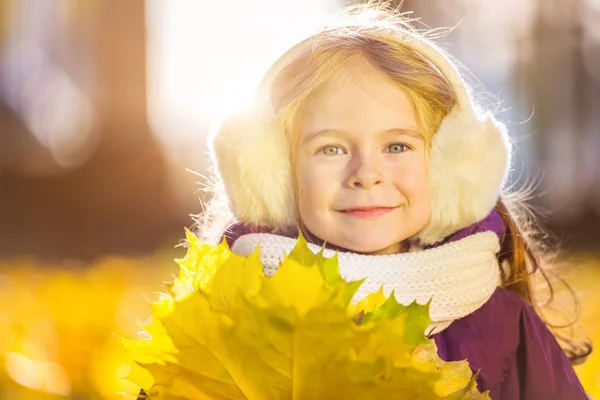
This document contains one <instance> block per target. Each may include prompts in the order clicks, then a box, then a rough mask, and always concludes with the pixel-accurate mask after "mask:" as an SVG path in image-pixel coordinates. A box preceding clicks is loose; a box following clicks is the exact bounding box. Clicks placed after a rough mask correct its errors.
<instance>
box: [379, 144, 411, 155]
mask: <svg viewBox="0 0 600 400" xmlns="http://www.w3.org/2000/svg"><path fill="white" fill-rule="evenodd" d="M385 150H386V151H385V152H386V153H403V152H405V151H406V150H408V146H407V145H405V144H402V143H394V144H390V145H389V146H387V147H386V148H385Z"/></svg>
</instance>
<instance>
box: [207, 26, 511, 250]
mask: <svg viewBox="0 0 600 400" xmlns="http://www.w3.org/2000/svg"><path fill="white" fill-rule="evenodd" d="M402 34H403V35H410V36H412V40H411V44H412V45H413V46H415V48H416V50H417V51H418V52H419V53H420V54H421V55H422V56H423V57H425V58H427V59H428V60H429V61H430V62H431V63H432V64H434V65H435V66H436V67H437V68H438V69H439V71H440V72H441V73H442V74H443V75H444V77H445V78H446V79H447V80H448V81H449V82H450V83H451V84H452V86H453V88H454V91H455V93H456V96H457V100H458V101H457V104H456V105H455V106H454V108H453V109H452V110H451V112H450V113H449V114H448V115H447V116H446V117H445V118H444V120H443V122H442V124H441V126H440V128H439V130H438V131H437V132H436V134H435V135H434V136H433V139H432V143H431V152H430V157H429V160H430V165H429V188H430V193H431V202H430V204H431V214H430V218H429V222H428V223H427V225H426V226H425V227H424V229H423V230H422V231H421V232H419V233H418V234H417V235H416V236H415V238H414V239H418V240H419V241H420V242H421V243H422V244H425V245H427V244H433V243H435V242H438V241H440V240H442V239H444V238H445V237H447V236H448V235H450V234H452V233H454V232H456V231H458V230H460V229H462V228H464V227H466V226H469V225H471V224H473V223H475V222H478V221H480V220H482V219H484V218H485V217H486V216H487V215H488V214H489V213H490V211H491V210H492V209H493V208H494V206H495V204H496V202H497V200H498V198H499V196H500V194H501V191H502V188H503V186H504V184H505V181H506V179H507V176H508V171H509V167H510V158H511V157H510V155H511V145H510V140H509V137H508V134H507V132H506V128H505V127H504V125H503V124H501V123H500V122H498V121H497V120H496V119H495V118H494V117H493V116H492V115H491V114H490V113H482V112H480V111H479V109H477V108H476V106H475V104H474V102H473V101H472V99H471V97H470V95H469V93H468V91H467V87H466V83H465V82H464V81H463V79H462V78H461V76H460V74H459V72H458V70H457V69H456V67H455V66H454V64H453V63H452V62H450V61H449V60H448V59H447V57H446V56H445V55H444V53H443V52H442V51H441V50H439V49H438V48H437V46H436V45H434V44H433V43H431V42H430V41H428V40H426V39H423V38H420V37H418V36H416V35H412V33H410V32H402ZM404 38H406V36H404ZM310 39H311V38H309V39H306V40H304V41H303V42H301V43H299V44H297V45H296V46H294V47H293V48H292V49H290V50H289V51H288V52H287V53H285V54H284V55H283V56H282V57H281V58H280V59H279V60H278V61H277V62H276V63H275V64H274V65H273V66H272V67H271V69H270V70H269V71H268V72H267V74H266V76H265V78H264V79H263V81H262V82H261V85H260V86H259V89H258V91H257V97H256V104H255V106H254V107H253V108H251V109H249V110H245V111H242V112H239V113H236V114H234V115H232V116H231V117H229V118H228V119H226V120H225V121H224V122H223V123H222V124H221V126H220V127H219V129H218V130H217V131H216V132H215V133H214V134H213V135H211V137H210V142H211V144H212V149H211V150H212V157H213V162H214V164H215V166H216V167H217V170H218V174H219V175H220V179H221V180H222V182H223V185H224V187H225V191H226V194H227V196H228V198H229V202H230V206H231V208H232V211H233V213H234V215H235V217H236V218H237V219H238V220H239V221H240V222H244V223H248V224H251V225H256V226H263V227H267V228H271V229H280V228H282V227H289V226H290V225H295V224H297V222H298V221H297V216H296V204H295V195H294V185H293V181H292V179H293V177H292V166H291V162H290V153H289V144H288V142H287V138H286V135H285V133H284V132H283V128H281V127H277V126H275V125H276V124H275V123H274V119H271V120H269V118H268V117H265V116H266V115H268V113H266V114H265V108H268V105H265V102H268V97H269V96H268V93H269V89H270V85H271V83H272V82H273V80H274V79H275V77H276V76H277V75H278V74H279V73H280V72H281V70H282V69H283V68H284V67H285V66H286V65H288V64H289V62H290V61H291V60H293V59H294V58H295V57H296V56H297V54H299V53H301V52H302V51H305V50H306V46H307V45H310V43H311V41H310ZM400 39H401V37H400V36H399V37H398V40H400ZM403 40H405V39H403Z"/></svg>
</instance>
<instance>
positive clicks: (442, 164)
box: [417, 108, 511, 244]
mask: <svg viewBox="0 0 600 400" xmlns="http://www.w3.org/2000/svg"><path fill="white" fill-rule="evenodd" d="M510 153H511V144H510V139H509V137H508V134H507V132H506V127H505V126H504V125H503V124H501V123H500V122H498V121H496V120H495V119H494V118H493V117H492V116H491V115H490V114H486V115H484V116H483V117H477V116H475V115H473V114H472V113H466V112H461V111H460V109H459V108H456V109H455V110H452V111H451V112H450V113H449V114H448V115H447V116H446V118H445V119H444V121H443V122H442V125H441V126H440V129H439V130H438V132H437V133H436V134H435V135H434V136H433V140H432V144H431V154H430V165H429V187H430V192H431V199H430V203H431V214H430V219H429V222H428V223H427V225H426V226H425V228H424V229H423V230H422V231H421V232H420V233H419V234H418V235H417V238H418V239H419V241H420V242H421V243H423V244H433V243H435V242H438V241H440V240H442V239H444V238H445V237H447V236H448V235H450V234H452V233H454V232H456V231H458V230H460V229H462V228H464V227H467V226H469V225H471V224H474V223H476V222H478V221H480V220H482V219H484V218H485V217H486V216H487V215H488V214H489V213H490V212H491V210H492V209H493V208H494V206H495V205H496V202H497V201H498V198H499V196H500V194H501V191H502V187H503V186H504V183H505V181H506V179H507V177H508V171H509V167H510Z"/></svg>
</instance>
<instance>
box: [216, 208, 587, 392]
mask: <svg viewBox="0 0 600 400" xmlns="http://www.w3.org/2000/svg"><path fill="white" fill-rule="evenodd" d="M484 231H494V232H496V234H497V235H498V237H499V238H500V240H501V241H502V240H503V239H504V234H505V231H506V226H505V225H504V222H503V221H502V217H501V216H500V214H498V212H496V211H492V213H491V214H490V215H489V216H488V217H487V218H485V219H484V220H482V221H480V222H478V223H476V224H474V225H471V226H469V227H467V228H465V229H462V230H460V231H459V232H457V233H455V234H453V235H451V236H449V237H448V238H446V239H445V240H444V241H443V242H440V243H436V244H435V245H434V246H438V245H440V244H442V243H448V242H452V241H456V240H459V239H462V238H464V237H466V236H469V235H472V234H474V233H477V232H484ZM257 232H260V230H258V229H249V228H247V227H243V226H242V225H239V224H235V225H233V226H231V227H230V228H229V229H228V230H227V232H225V236H226V238H227V241H228V242H229V244H230V245H232V244H233V243H234V242H235V240H236V239H237V238H238V237H240V236H242V235H244V234H247V233H257ZM433 339H434V340H435V343H436V345H437V347H438V354H439V356H440V358H441V359H443V360H445V361H460V360H465V359H466V360H467V361H468V362H469V364H470V366H471V369H472V370H473V372H474V373H475V372H477V371H479V376H478V380H477V382H478V388H479V390H481V391H485V390H489V391H490V396H491V398H492V399H493V400H586V399H587V395H586V394H585V391H584V389H583V387H582V386H581V383H580V382H579V380H578V378H577V375H576V374H575V372H574V370H573V367H572V366H571V363H570V362H569V359H568V358H567V356H566V355H565V353H564V352H563V350H562V349H561V347H560V345H559V344H558V342H557V341H556V339H555V338H554V336H553V334H552V332H550V330H549V329H548V328H547V326H546V325H545V324H544V322H543V321H542V320H541V318H540V317H539V316H538V315H537V313H536V312H535V310H534V309H533V308H532V307H531V305H529V304H528V303H527V302H526V301H525V300H523V299H522V298H521V297H520V296H519V295H518V294H516V293H514V292H512V291H509V290H507V289H503V288H498V289H496V291H495V292H494V294H493V295H492V297H491V298H490V299H489V300H488V301H487V302H486V303H485V304H484V305H483V306H482V307H481V308H480V309H478V310H477V311H475V312H474V313H472V314H471V315H468V316H467V317H465V318H462V319H459V320H456V321H454V322H453V323H452V324H451V325H450V326H449V327H448V328H446V329H445V330H444V331H442V332H440V333H437V334H435V335H433Z"/></svg>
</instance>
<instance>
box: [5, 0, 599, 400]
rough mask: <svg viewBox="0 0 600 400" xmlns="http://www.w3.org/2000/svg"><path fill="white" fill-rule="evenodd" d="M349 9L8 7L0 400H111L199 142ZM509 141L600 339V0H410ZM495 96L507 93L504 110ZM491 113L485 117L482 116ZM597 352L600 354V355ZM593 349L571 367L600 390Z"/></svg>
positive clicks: (202, 151)
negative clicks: (276, 65)
mask: <svg viewBox="0 0 600 400" xmlns="http://www.w3.org/2000/svg"><path fill="white" fill-rule="evenodd" d="M345 5H348V3H347V2H345V1H342V0H302V1H294V0H228V1H218V0H216V1H215V0H171V1H169V0H146V1H143V0H127V1H122V0H0V399H11V400H12V399H55V398H56V399H121V398H131V397H133V395H132V394H133V393H134V392H135V390H136V388H135V387H132V386H130V385H129V384H127V382H124V381H123V380H121V379H120V377H121V376H123V375H125V374H126V372H127V362H126V359H125V358H124V356H123V355H122V354H121V353H120V348H119V343H118V340H117V339H116V337H115V336H114V335H113V334H118V335H125V336H129V337H133V336H134V335H135V333H136V331H137V330H138V329H137V327H136V325H135V322H136V318H138V317H143V316H147V315H149V313H150V310H149V308H148V307H147V306H146V301H147V299H148V297H151V296H152V293H153V292H155V291H158V290H161V286H160V283H161V281H162V280H168V279H170V277H171V275H172V274H173V273H175V272H176V265H175V264H174V263H173V262H172V261H171V260H172V258H173V257H179V256H182V255H183V250H182V249H180V248H176V247H175V245H176V244H177V243H178V242H179V240H180V239H181V238H182V237H183V233H184V232H183V229H184V227H186V226H187V227H189V226H191V225H192V223H193V220H192V218H191V217H190V215H191V214H195V213H199V212H200V211H201V205H200V201H199V200H200V199H203V198H204V196H205V193H204V192H202V191H201V188H202V185H201V183H202V182H203V178H202V175H204V174H207V173H208V172H207V170H206V168H207V165H208V157H207V155H206V151H207V147H206V135H207V133H208V132H209V130H210V128H211V125H212V124H213V123H214V121H215V120H216V119H218V118H219V117H220V116H222V115H224V114H226V113H227V112H228V111H230V110H232V109H233V108H236V107H237V106H239V105H241V104H243V103H245V102H247V101H248V99H249V98H250V96H251V94H252V90H253V88H254V87H255V84H256V83H257V80H258V79H259V78H260V77H261V75H262V73H263V72H264V71H265V69H266V68H267V67H268V66H269V65H270V63H272V62H273V61H274V60H275V59H276V58H277V57H278V56H279V55H280V54H281V53H282V52H283V51H284V50H286V48H288V47H289V46H290V45H292V44H293V43H295V41H297V40H298V39H300V38H302V37H303V36H305V35H306V34H308V33H310V32H312V31H314V30H315V29H316V28H318V27H319V26H320V25H322V23H323V22H325V21H326V18H327V17H328V16H331V15H332V13H334V12H336V11H337V10H339V9H340V8H341V7H343V6H345ZM401 10H403V11H414V14H413V17H417V18H421V20H422V22H424V23H426V24H427V25H429V26H431V27H455V29H454V30H453V31H452V32H451V33H449V34H448V35H446V36H444V37H443V38H442V39H441V40H440V41H441V43H442V44H443V46H444V47H446V48H447V49H448V50H449V51H450V53H451V54H452V55H453V56H455V57H456V58H458V59H459V60H461V61H462V63H463V64H464V65H465V66H466V67H467V68H468V69H470V70H471V71H472V72H473V74H474V75H475V76H476V77H477V78H478V79H479V81H480V82H481V89H485V90H487V95H486V96H485V97H486V99H487V100H489V102H490V104H498V106H497V109H496V112H497V114H498V116H499V118H500V119H501V120H503V121H504V122H506V123H507V124H508V126H509V128H510V131H511V135H512V137H513V139H514V140H515V141H516V142H517V143H518V149H517V155H516V160H515V165H514V171H513V176H512V182H514V184H515V186H516V187H517V188H521V187H523V186H526V185H529V186H532V185H533V187H534V196H533V199H532V204H534V205H535V206H537V207H540V208H541V209H542V210H543V211H544V212H545V213H546V217H545V218H543V219H542V222H543V223H544V224H545V225H546V226H547V227H548V228H549V230H550V231H551V232H552V233H553V234H555V235H557V236H558V237H559V238H561V239H562V242H563V243H564V245H563V253H562V254H563V255H562V258H561V260H560V261H561V263H560V265H561V266H562V269H561V271H560V272H561V273H562V274H563V276H564V277H565V278H566V279H567V280H568V282H569V283H570V284H571V285H572V286H573V288H574V289H575V291H576V292H577V293H578V295H579V300H580V305H581V306H582V315H581V323H580V324H579V325H578V328H577V329H578V331H577V332H581V335H584V336H585V335H587V336H589V337H590V338H591V339H592V340H595V342H596V343H598V340H600V323H597V322H596V321H597V320H600V306H598V305H597V304H599V301H600V295H598V294H596V293H594V289H595V287H596V285H598V282H600V280H599V279H600V261H599V260H600V257H599V255H600V134H599V132H598V131H599V129H600V0H544V1H543V2H542V1H541V0H505V1H502V2H498V1H484V0H412V1H409V0H406V1H404V2H403V5H402V9H401ZM499 100H501V101H499ZM494 107H496V106H494ZM597 360H598V361H597ZM598 367H600V357H595V356H592V357H591V358H590V360H589V361H588V362H587V363H586V364H584V365H582V366H577V367H576V370H577V373H578V374H579V376H580V378H581V379H582V381H583V382H584V386H585V387H586V389H587V391H588V392H590V393H591V394H593V395H595V396H598V397H600V368H598Z"/></svg>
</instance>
